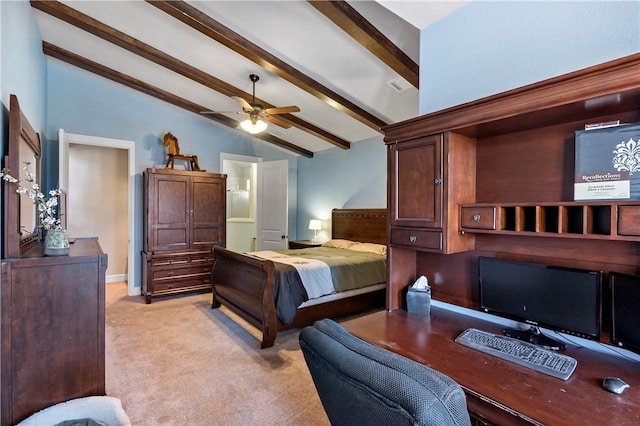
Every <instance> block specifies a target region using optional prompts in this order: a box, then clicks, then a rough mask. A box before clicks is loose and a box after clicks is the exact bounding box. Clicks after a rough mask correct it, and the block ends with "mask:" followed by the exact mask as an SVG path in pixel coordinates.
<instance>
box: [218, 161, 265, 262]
mask: <svg viewBox="0 0 640 426" xmlns="http://www.w3.org/2000/svg"><path fill="white" fill-rule="evenodd" d="M261 161H262V159H261V158H259V157H251V156H246V155H235V154H226V153H221V154H220V170H222V173H224V174H226V175H227V241H226V247H227V248H228V249H230V250H234V251H239V252H248V251H255V250H256V233H257V227H256V219H257V203H256V197H257V187H258V186H257V178H258V177H257V169H258V163H259V162H261Z"/></svg>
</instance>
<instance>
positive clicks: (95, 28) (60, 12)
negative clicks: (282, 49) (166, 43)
mask: <svg viewBox="0 0 640 426" xmlns="http://www.w3.org/2000/svg"><path fill="white" fill-rule="evenodd" d="M31 5H32V7H33V8H35V9H38V10H40V11H42V12H45V13H48V14H49V15H51V16H54V17H56V18H58V19H60V20H62V21H64V22H67V23H69V24H71V25H73V26H75V27H78V28H80V29H82V30H85V31H87V32H88V33H90V34H93V35H95V36H97V37H100V38H102V39H103V40H106V41H108V42H110V43H113V44H115V45H116V46H120V47H121V48H123V49H125V50H128V51H129V52H132V53H134V54H136V55H139V56H141V57H143V58H145V59H147V60H149V61H151V62H154V63H156V64H158V65H160V66H163V67H165V68H167V69H169V70H171V71H173V72H175V73H177V74H180V75H182V76H184V77H186V78H189V79H191V80H193V81H195V82H197V83H200V84H202V85H203V86H206V87H208V88H210V89H212V90H215V91H216V92H219V93H222V94H223V95H226V96H239V97H242V98H245V99H250V98H251V96H252V95H251V94H250V93H246V92H244V91H242V90H240V89H238V88H236V87H233V86H232V85H230V84H228V83H226V82H224V81H222V80H220V79H218V78H216V77H214V76H212V75H210V74H207V73H205V72H203V71H201V70H199V69H197V68H195V67H192V66H191V65H189V64H187V63H185V62H182V61H180V60H178V59H176V58H174V57H172V56H170V55H167V54H166V53H164V52H162V51H160V50H158V49H156V48H154V47H152V46H150V45H148V44H146V43H143V42H141V41H140V40H137V39H135V38H133V37H130V36H128V35H127V34H125V33H122V32H120V31H118V30H116V29H115V28H112V27H109V26H108V25H105V24H103V23H101V22H99V21H97V20H95V19H93V18H91V17H89V16H87V15H85V14H83V13H81V12H78V11H77V10H75V9H73V8H71V7H69V6H66V5H64V4H62V3H60V2H57V1H32V2H31ZM256 101H257V102H259V103H261V104H263V105H264V106H265V108H272V107H274V106H273V105H271V104H269V103H267V102H264V101H263V100H260V99H257V98H256ZM206 109H207V108H204V107H201V109H200V110H198V111H194V112H196V113H199V112H200V111H203V110H206ZM285 115H287V114H283V115H280V116H278V117H279V118H283V120H285V119H286V118H284V116H285ZM288 115H290V114H288ZM292 117H293V116H292ZM234 121H235V120H234ZM289 121H290V122H291V124H292V125H293V126H296V127H298V128H299V129H301V130H303V131H305V132H309V133H311V134H312V135H314V136H316V137H319V138H321V139H323V140H325V141H327V142H329V143H332V144H334V145H336V146H339V147H340V148H343V149H348V148H349V146H350V145H349V142H347V141H344V140H342V139H340V138H338V137H337V136H334V135H331V134H330V133H328V132H326V131H324V130H322V129H319V128H318V127H316V126H314V125H312V124H310V123H307V122H306V121H304V120H301V119H299V118H297V117H296V118H295V119H289ZM276 139H277V138H276Z"/></svg>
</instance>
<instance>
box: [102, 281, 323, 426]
mask: <svg viewBox="0 0 640 426" xmlns="http://www.w3.org/2000/svg"><path fill="white" fill-rule="evenodd" d="M126 291H127V286H126V284H125V283H121V282H117V283H109V284H107V286H106V391H107V395H109V396H115V397H118V398H120V400H121V401H122V405H123V407H124V409H125V411H126V412H127V415H128V416H129V417H130V418H131V422H132V424H133V425H134V426H145V425H154V426H156V425H195V426H197V425H311V426H313V425H328V424H329V421H328V419H327V417H326V414H325V412H324V409H323V408H322V404H321V402H320V399H319V398H318V395H317V393H316V390H315V387H314V385H313V381H312V379H311V376H310V374H309V371H308V370H307V366H306V364H305V362H304V358H303V356H302V352H301V350H300V346H299V343H298V333H299V330H291V331H287V332H284V333H282V334H280V335H279V336H278V338H277V339H276V343H275V345H274V346H273V347H271V348H268V349H260V341H259V338H258V336H259V334H258V332H257V330H256V329H255V328H253V327H251V326H250V325H248V324H246V323H245V322H244V321H243V320H241V319H240V318H238V317H236V316H235V315H234V314H233V313H231V312H230V311H228V310H226V309H225V308H224V307H222V308H220V309H211V294H210V293H209V294H195V295H189V296H179V297H173V298H167V299H158V300H154V301H153V303H151V304H150V305H147V304H145V303H144V298H143V297H142V296H133V297H132V296H127V293H126Z"/></svg>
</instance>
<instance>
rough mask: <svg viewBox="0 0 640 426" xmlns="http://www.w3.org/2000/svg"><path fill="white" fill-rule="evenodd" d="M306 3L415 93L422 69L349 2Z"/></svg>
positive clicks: (325, 1)
mask: <svg viewBox="0 0 640 426" xmlns="http://www.w3.org/2000/svg"><path fill="white" fill-rule="evenodd" d="M307 3H309V4H310V5H311V6H313V7H314V8H316V10H318V12H320V13H322V14H323V15H324V16H326V17H327V18H329V20H331V22H333V23H334V24H335V25H337V26H338V27H340V29H342V30H343V31H344V32H345V33H347V34H349V35H350V36H351V37H352V38H353V39H354V40H355V41H357V42H358V43H360V44H361V45H362V46H364V47H365V48H366V49H367V50H368V51H369V52H371V53H373V54H374V55H375V56H376V57H377V58H378V59H380V60H381V61H382V62H384V63H385V64H387V66H389V68H391V69H392V70H394V71H395V72H397V73H398V74H400V75H401V76H402V78H404V79H405V80H407V81H408V82H409V83H411V84H412V85H413V86H414V87H415V88H416V89H418V88H419V85H420V76H419V69H420V67H419V66H418V64H416V63H415V62H414V61H413V59H411V58H410V57H409V56H408V55H407V54H406V53H404V52H403V51H402V50H401V49H400V48H399V47H398V46H396V45H395V44H394V43H393V42H392V41H391V40H389V39H388V38H387V37H386V36H385V35H384V34H382V32H380V31H379V30H378V29H377V28H376V27H374V26H373V25H372V24H371V23H370V22H369V21H368V20H366V19H365V18H364V17H363V16H362V15H360V14H359V13H358V12H357V11H356V10H355V9H354V8H353V7H351V6H350V5H349V4H348V3H347V2H346V1H342V0H341V1H327V0H322V1H315V0H307Z"/></svg>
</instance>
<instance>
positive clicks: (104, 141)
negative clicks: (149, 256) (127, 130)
mask: <svg viewBox="0 0 640 426" xmlns="http://www.w3.org/2000/svg"><path fill="white" fill-rule="evenodd" d="M58 142H59V152H58V185H59V186H60V189H62V190H64V191H68V189H69V145H70V144H77V145H89V146H96V147H102V148H117V149H126V150H127V174H128V177H127V187H128V191H127V203H128V207H127V222H128V224H127V227H128V230H127V233H128V236H129V237H128V240H127V245H128V247H127V293H128V295H129V296H137V295H140V294H141V293H140V289H141V287H140V286H136V285H135V284H136V283H135V282H134V277H135V252H134V245H135V235H136V227H135V177H136V169H135V165H136V161H135V154H136V152H135V142H133V141H127V140H122V139H110V138H102V137H98V136H88V135H80V134H74V133H66V132H65V131H64V129H60V130H58Z"/></svg>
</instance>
